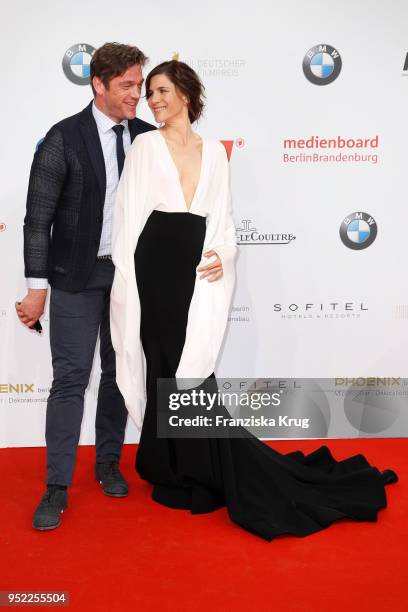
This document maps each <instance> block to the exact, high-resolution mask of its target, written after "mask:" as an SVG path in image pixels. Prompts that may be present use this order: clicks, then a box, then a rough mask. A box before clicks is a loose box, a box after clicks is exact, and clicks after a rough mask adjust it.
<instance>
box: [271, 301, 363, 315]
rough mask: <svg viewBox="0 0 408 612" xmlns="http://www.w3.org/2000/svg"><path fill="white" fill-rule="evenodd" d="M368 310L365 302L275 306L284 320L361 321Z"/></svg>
mask: <svg viewBox="0 0 408 612" xmlns="http://www.w3.org/2000/svg"><path fill="white" fill-rule="evenodd" d="M367 310H368V308H367V306H366V305H365V304H364V303H363V302H359V303H355V302H326V303H319V304H316V303H313V302H309V303H302V304H297V303H291V304H281V303H280V304H273V311H274V312H277V313H279V314H280V315H281V318H282V319H359V318H360V317H361V314H362V313H363V312H365V311H367Z"/></svg>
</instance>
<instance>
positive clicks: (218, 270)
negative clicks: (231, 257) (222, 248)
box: [197, 251, 223, 283]
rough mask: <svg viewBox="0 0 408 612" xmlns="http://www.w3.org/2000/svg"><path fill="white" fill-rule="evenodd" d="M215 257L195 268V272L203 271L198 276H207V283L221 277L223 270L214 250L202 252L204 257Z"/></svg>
mask: <svg viewBox="0 0 408 612" xmlns="http://www.w3.org/2000/svg"><path fill="white" fill-rule="evenodd" d="M214 255H215V257H216V259H215V261H213V262H212V263H209V264H207V265H206V266H201V268H197V272H203V274H202V275H201V276H200V280H201V279H202V278H207V280H208V282H209V283H213V282H214V281H216V280H219V279H220V278H222V275H223V270H222V261H221V259H220V258H219V257H218V255H217V253H216V252H215V251H206V252H205V253H204V256H205V257H214Z"/></svg>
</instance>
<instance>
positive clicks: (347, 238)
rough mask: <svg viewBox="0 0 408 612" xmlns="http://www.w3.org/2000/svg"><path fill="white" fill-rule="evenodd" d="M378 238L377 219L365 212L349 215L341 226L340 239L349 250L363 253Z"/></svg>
mask: <svg viewBox="0 0 408 612" xmlns="http://www.w3.org/2000/svg"><path fill="white" fill-rule="evenodd" d="M376 236H377V223H376V222H375V219H374V218H373V217H372V216H371V215H369V214H367V213H365V212H354V213H351V214H350V215H347V217H346V218H345V219H343V221H342V222H341V225H340V238H341V240H342V242H343V244H344V245H345V246H346V247H348V248H349V249H354V250H355V251H361V249H366V248H367V247H369V246H370V244H373V242H374V240H375V238H376Z"/></svg>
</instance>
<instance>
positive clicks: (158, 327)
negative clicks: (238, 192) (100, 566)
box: [135, 211, 386, 541]
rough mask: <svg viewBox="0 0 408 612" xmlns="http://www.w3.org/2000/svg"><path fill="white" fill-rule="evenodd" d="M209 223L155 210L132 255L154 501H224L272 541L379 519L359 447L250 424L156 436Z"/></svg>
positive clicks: (144, 457) (379, 497)
mask: <svg viewBox="0 0 408 612" xmlns="http://www.w3.org/2000/svg"><path fill="white" fill-rule="evenodd" d="M205 231H206V222H205V218H204V217H201V216H198V215H194V214H192V213H166V212H161V211H154V212H153V213H152V214H151V215H150V217H149V219H148V220H147V222H146V225H145V227H144V229H143V231H142V233H141V235H140V238H139V241H138V245H137V248H136V253H135V269H136V280H137V286H138V291H139V297H140V304H141V340H142V345H143V350H144V353H145V356H146V373H147V381H146V386H147V405H146V412H145V417H144V422H143V428H142V432H141V438H140V444H139V448H138V452H137V456H136V469H137V471H138V472H139V474H140V476H141V477H142V478H143V479H145V480H147V481H149V482H150V483H152V485H153V493H152V497H153V499H154V500H155V501H157V502H159V503H162V504H164V505H166V506H170V507H172V508H179V509H188V510H190V511H191V512H192V513H197V514H198V513H205V512H211V511H212V510H215V509H217V508H220V507H222V506H226V507H227V510H228V513H229V516H230V518H231V519H232V520H233V521H234V522H235V523H237V524H238V525H240V526H241V527H243V528H244V529H247V530H248V531H250V532H252V533H254V534H256V535H258V536H260V537H262V538H265V539H266V540H268V541H269V540H271V539H272V538H273V537H275V536H278V535H282V534H293V535H297V536H306V535H309V534H311V533H314V532H316V531H319V530H321V529H324V528H325V527H327V526H328V525H330V524H331V523H333V522H334V521H336V520H339V519H343V518H349V519H353V520H356V521H376V520H377V513H378V511H379V510H380V509H381V508H384V507H385V506H386V495H385V489H384V484H383V481H382V479H381V476H380V472H379V470H378V469H377V468H376V467H372V466H371V465H370V464H369V463H368V461H367V459H366V458H365V457H364V456H363V455H361V454H358V455H354V456H352V457H349V458H347V459H344V460H342V461H336V460H335V459H334V458H333V456H332V455H331V452H330V450H329V448H328V447H327V446H321V447H320V448H318V449H317V450H315V451H314V452H312V453H310V454H308V455H304V454H303V453H302V452H301V451H295V452H291V453H288V454H285V455H284V454H281V453H279V452H277V451H275V450H274V449H273V448H271V447H270V446H267V445H266V444H264V443H263V442H262V441H260V440H258V439H257V438H256V437H254V436H253V435H252V434H250V433H249V432H248V431H246V430H244V429H243V430H242V438H236V437H235V438H204V439H203V438H191V439H189V438H181V439H171V438H159V437H158V436H157V385H156V382H157V378H171V377H174V376H175V373H176V370H177V367H178V363H179V361H180V357H181V354H182V350H183V346H184V341H185V334H186V326H187V317H188V310H189V305H190V301H191V297H192V294H193V290H194V283H195V278H196V267H197V266H198V263H199V261H200V259H201V253H202V248H203V243H204V238H205ZM200 282H207V280H202V281H200ZM203 341H205V339H203ZM211 376H212V377H213V376H214V374H212V375H211Z"/></svg>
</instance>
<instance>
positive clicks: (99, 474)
mask: <svg viewBox="0 0 408 612" xmlns="http://www.w3.org/2000/svg"><path fill="white" fill-rule="evenodd" d="M95 478H96V480H97V482H99V483H100V484H101V485H102V491H103V492H104V493H105V495H109V496H110V497H126V496H127V494H128V492H129V489H128V483H127V482H126V480H125V479H124V478H123V476H122V474H121V473H120V470H119V465H118V463H117V462H116V461H107V462H106V463H97V464H96V465H95Z"/></svg>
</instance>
